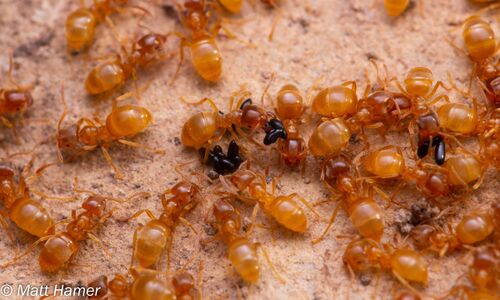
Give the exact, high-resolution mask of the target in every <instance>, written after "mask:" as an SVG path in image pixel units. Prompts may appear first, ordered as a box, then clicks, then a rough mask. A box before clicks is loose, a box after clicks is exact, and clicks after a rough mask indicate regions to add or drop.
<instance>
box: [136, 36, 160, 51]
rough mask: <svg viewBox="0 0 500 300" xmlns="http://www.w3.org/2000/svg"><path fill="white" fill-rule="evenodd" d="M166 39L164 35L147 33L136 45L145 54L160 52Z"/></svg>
mask: <svg viewBox="0 0 500 300" xmlns="http://www.w3.org/2000/svg"><path fill="white" fill-rule="evenodd" d="M166 40H167V38H166V36H164V35H161V34H156V33H149V34H146V35H144V36H143V37H142V38H141V39H139V40H138V41H137V45H138V46H139V48H140V49H142V50H144V51H145V52H147V53H152V52H155V51H159V50H161V48H162V47H163V45H164V44H165V42H166Z"/></svg>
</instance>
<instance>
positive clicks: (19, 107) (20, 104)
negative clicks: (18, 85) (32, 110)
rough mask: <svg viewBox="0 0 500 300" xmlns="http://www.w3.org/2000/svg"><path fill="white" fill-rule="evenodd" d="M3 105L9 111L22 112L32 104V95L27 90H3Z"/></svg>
mask: <svg viewBox="0 0 500 300" xmlns="http://www.w3.org/2000/svg"><path fill="white" fill-rule="evenodd" d="M4 105H5V108H6V109H7V111H9V112H12V113H15V112H22V111H24V110H26V109H27V108H28V107H30V106H31V105H33V97H32V96H31V94H30V93H29V92H22V91H7V92H5V99H4Z"/></svg>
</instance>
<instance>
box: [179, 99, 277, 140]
mask: <svg viewBox="0 0 500 300" xmlns="http://www.w3.org/2000/svg"><path fill="white" fill-rule="evenodd" d="M249 97H250V93H249V92H247V91H240V92H236V93H234V94H233V95H232V96H231V99H230V105H229V106H230V112H229V113H227V114H224V113H221V112H220V111H219V109H218V108H217V105H215V103H214V102H213V100H211V99H209V98H204V99H202V100H200V101H198V102H196V103H194V104H201V103H204V102H208V103H209V104H210V106H211V107H212V111H201V112H198V113H195V114H194V115H192V116H191V117H190V118H189V119H188V120H187V121H186V123H184V125H183V127H182V131H181V141H182V144H183V145H184V146H186V147H193V148H196V149H199V148H201V147H204V146H206V145H207V144H208V145H210V144H212V143H213V142H214V141H217V140H218V139H220V138H221V137H222V136H223V135H224V133H225V131H226V130H229V131H230V132H231V133H232V134H233V135H235V132H236V133H238V134H240V135H244V136H247V137H249V138H250V139H251V136H250V135H247V134H244V133H243V132H242V131H241V129H247V130H249V131H250V133H252V132H254V131H256V130H258V129H264V130H265V131H266V132H268V134H267V135H266V138H265V139H264V144H266V145H269V144H271V143H274V142H276V140H277V139H278V138H284V137H286V134H285V132H284V131H283V126H282V124H281V122H279V120H277V119H276V117H275V115H274V114H273V113H272V112H269V111H266V110H265V109H264V108H263V107H261V106H259V105H255V104H253V103H252V100H251V98H249ZM235 98H239V101H238V102H237V105H236V107H237V108H235V109H233V102H234V99H235ZM276 126H278V127H280V128H276ZM233 128H234V129H233ZM234 131H235V132H234ZM275 133H278V134H277V135H275ZM252 141H253V140H252ZM255 143H257V142H255Z"/></svg>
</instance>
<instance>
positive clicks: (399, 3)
mask: <svg viewBox="0 0 500 300" xmlns="http://www.w3.org/2000/svg"><path fill="white" fill-rule="evenodd" d="M409 4H410V0H384V8H385V11H386V12H387V14H388V15H389V16H391V17H397V16H399V15H401V14H402V13H403V12H404V11H405V10H406V8H407V7H408V5H409Z"/></svg>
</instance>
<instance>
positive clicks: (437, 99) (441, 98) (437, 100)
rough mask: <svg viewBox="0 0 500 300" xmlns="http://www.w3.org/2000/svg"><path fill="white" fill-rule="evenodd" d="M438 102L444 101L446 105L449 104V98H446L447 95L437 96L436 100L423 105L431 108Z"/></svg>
mask: <svg viewBox="0 0 500 300" xmlns="http://www.w3.org/2000/svg"><path fill="white" fill-rule="evenodd" d="M440 100H444V101H446V102H447V103H450V97H448V96H447V95H439V96H437V97H436V98H434V99H432V100H430V101H428V102H427V103H425V105H427V106H432V105H434V104H436V103H438V102H439V101H440Z"/></svg>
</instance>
